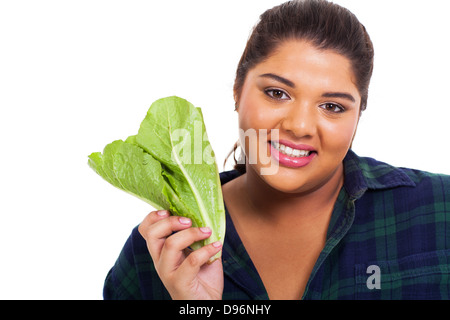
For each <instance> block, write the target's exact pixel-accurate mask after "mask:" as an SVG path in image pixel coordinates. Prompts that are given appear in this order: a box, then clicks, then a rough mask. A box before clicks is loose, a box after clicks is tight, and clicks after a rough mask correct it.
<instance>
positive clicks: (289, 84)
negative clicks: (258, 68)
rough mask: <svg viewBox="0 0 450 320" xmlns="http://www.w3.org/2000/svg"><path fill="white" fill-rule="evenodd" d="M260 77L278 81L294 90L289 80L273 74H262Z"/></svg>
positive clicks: (293, 85)
mask: <svg viewBox="0 0 450 320" xmlns="http://www.w3.org/2000/svg"><path fill="white" fill-rule="evenodd" d="M260 77H262V78H271V79H273V80H275V81H278V82H281V83H283V84H285V85H287V86H288V87H291V88H295V84H294V83H293V82H292V81H291V80H288V79H286V78H283V77H280V76H277V75H276V74H273V73H264V74H262V75H260Z"/></svg>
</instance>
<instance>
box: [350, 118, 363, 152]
mask: <svg viewBox="0 0 450 320" xmlns="http://www.w3.org/2000/svg"><path fill="white" fill-rule="evenodd" d="M360 119H361V112H360V113H359V117H358V122H357V123H356V127H355V132H353V137H352V141H351V142H350V149H351V148H352V146H353V140H355V136H356V132H357V131H358V125H359V120H360Z"/></svg>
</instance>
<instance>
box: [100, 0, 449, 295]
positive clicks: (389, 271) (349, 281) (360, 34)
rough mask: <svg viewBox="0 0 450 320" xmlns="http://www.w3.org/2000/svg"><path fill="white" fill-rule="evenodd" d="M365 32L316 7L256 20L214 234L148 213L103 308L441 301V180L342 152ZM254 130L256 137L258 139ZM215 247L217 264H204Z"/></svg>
mask: <svg viewBox="0 0 450 320" xmlns="http://www.w3.org/2000/svg"><path fill="white" fill-rule="evenodd" d="M373 56H374V53H373V47H372V43H371V40H370V38H369V36H368V34H367V32H366V30H365V28H364V27H363V26H362V25H361V24H360V23H359V21H358V20H357V18H356V17H355V16H354V15H353V14H352V13H350V12H349V11H348V10H346V9H344V8H342V7H340V6H338V5H336V4H332V3H330V2H327V1H320V0H318V1H317V0H305V1H290V2H287V3H285V4H282V5H280V6H277V7H275V8H273V9H271V10H268V11H266V12H265V13H264V14H263V15H262V16H261V19H260V21H259V23H258V25H257V26H256V27H255V28H254V30H253V33H252V35H251V37H250V38H249V40H248V43H247V47H246V48H245V51H244V53H243V56H242V58H241V60H240V62H239V65H238V69H237V74H236V81H235V86H234V96H235V100H236V111H237V112H238V113H239V126H240V129H241V130H242V131H243V132H246V131H247V130H249V129H255V132H262V131H264V130H265V131H266V132H267V133H268V134H267V135H266V136H259V139H258V144H259V148H260V149H261V148H262V149H263V150H266V149H267V150H268V151H267V156H268V157H271V159H275V160H276V162H277V163H278V164H279V166H278V168H277V171H276V173H273V174H261V172H262V170H263V169H264V168H266V167H267V166H268V164H267V162H266V161H263V159H262V158H261V157H259V156H258V157H256V161H253V162H252V161H248V159H249V153H250V149H251V147H252V146H250V145H249V143H251V142H249V141H247V140H246V139H245V137H244V138H243V139H241V145H242V146H243V149H244V153H245V158H246V160H247V161H246V162H245V164H241V165H237V167H236V169H237V170H235V171H231V172H225V173H222V174H221V179H222V185H223V187H222V190H223V195H224V201H225V205H226V208H227V233H226V239H225V242H224V245H223V247H222V246H221V244H220V243H214V244H211V245H208V246H205V247H203V248H201V249H199V250H196V251H194V252H191V253H189V252H188V251H187V250H186V248H188V247H189V246H190V245H191V244H192V243H193V242H195V241H198V240H202V239H205V238H208V237H209V236H210V235H211V230H210V229H209V228H192V227H191V221H190V220H189V219H187V218H180V217H176V216H171V215H170V213H169V212H166V211H158V212H152V213H150V214H149V215H148V216H147V217H146V218H145V219H144V221H143V222H142V223H141V224H140V226H139V228H136V229H135V230H133V233H132V235H131V236H130V238H129V240H128V241H127V243H126V245H125V247H124V249H123V251H122V253H121V255H120V257H119V259H118V260H117V262H116V264H115V266H114V267H113V268H112V270H111V271H110V273H109V274H108V276H107V279H106V282H105V289H104V295H105V298H107V299H170V298H172V299H268V298H270V299H301V298H302V299H424V298H430V299H446V298H449V295H450V236H447V235H448V234H450V227H449V226H450V223H449V219H450V191H449V190H450V178H449V177H447V176H440V175H434V174H430V173H426V172H420V171H415V170H410V169H400V168H395V167H392V166H390V165H388V164H385V163H381V162H378V161H376V160H374V159H370V158H360V157H358V156H357V155H356V154H355V153H354V152H352V151H351V145H352V141H353V138H354V136H355V133H356V129H357V126H358V121H359V118H360V116H361V113H362V111H364V110H365V108H366V104H367V98H368V88H369V82H370V78H371V75H372V69H373ZM260 130H262V131H260ZM220 250H222V260H216V261H214V262H213V263H211V264H208V263H207V261H208V259H209V258H210V257H212V256H214V255H215V254H216V253H218V252H219V251H220Z"/></svg>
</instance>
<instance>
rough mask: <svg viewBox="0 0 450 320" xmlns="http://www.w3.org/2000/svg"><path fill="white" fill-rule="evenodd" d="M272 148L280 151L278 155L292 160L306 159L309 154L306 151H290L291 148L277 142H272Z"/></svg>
mask: <svg viewBox="0 0 450 320" xmlns="http://www.w3.org/2000/svg"><path fill="white" fill-rule="evenodd" d="M272 146H273V147H274V148H275V149H277V150H278V151H280V153H282V154H285V155H287V156H290V157H294V158H303V157H307V156H309V154H310V153H311V152H310V151H308V150H298V149H292V148H291V147H288V146H285V145H284V144H281V143H279V142H272Z"/></svg>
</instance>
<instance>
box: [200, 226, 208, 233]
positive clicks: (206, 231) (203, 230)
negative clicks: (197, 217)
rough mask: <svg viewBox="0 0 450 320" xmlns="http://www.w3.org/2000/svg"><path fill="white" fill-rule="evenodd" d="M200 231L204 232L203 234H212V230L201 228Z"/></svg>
mask: <svg viewBox="0 0 450 320" xmlns="http://www.w3.org/2000/svg"><path fill="white" fill-rule="evenodd" d="M200 231H201V232H203V233H211V228H208V227H202V228H200Z"/></svg>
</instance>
